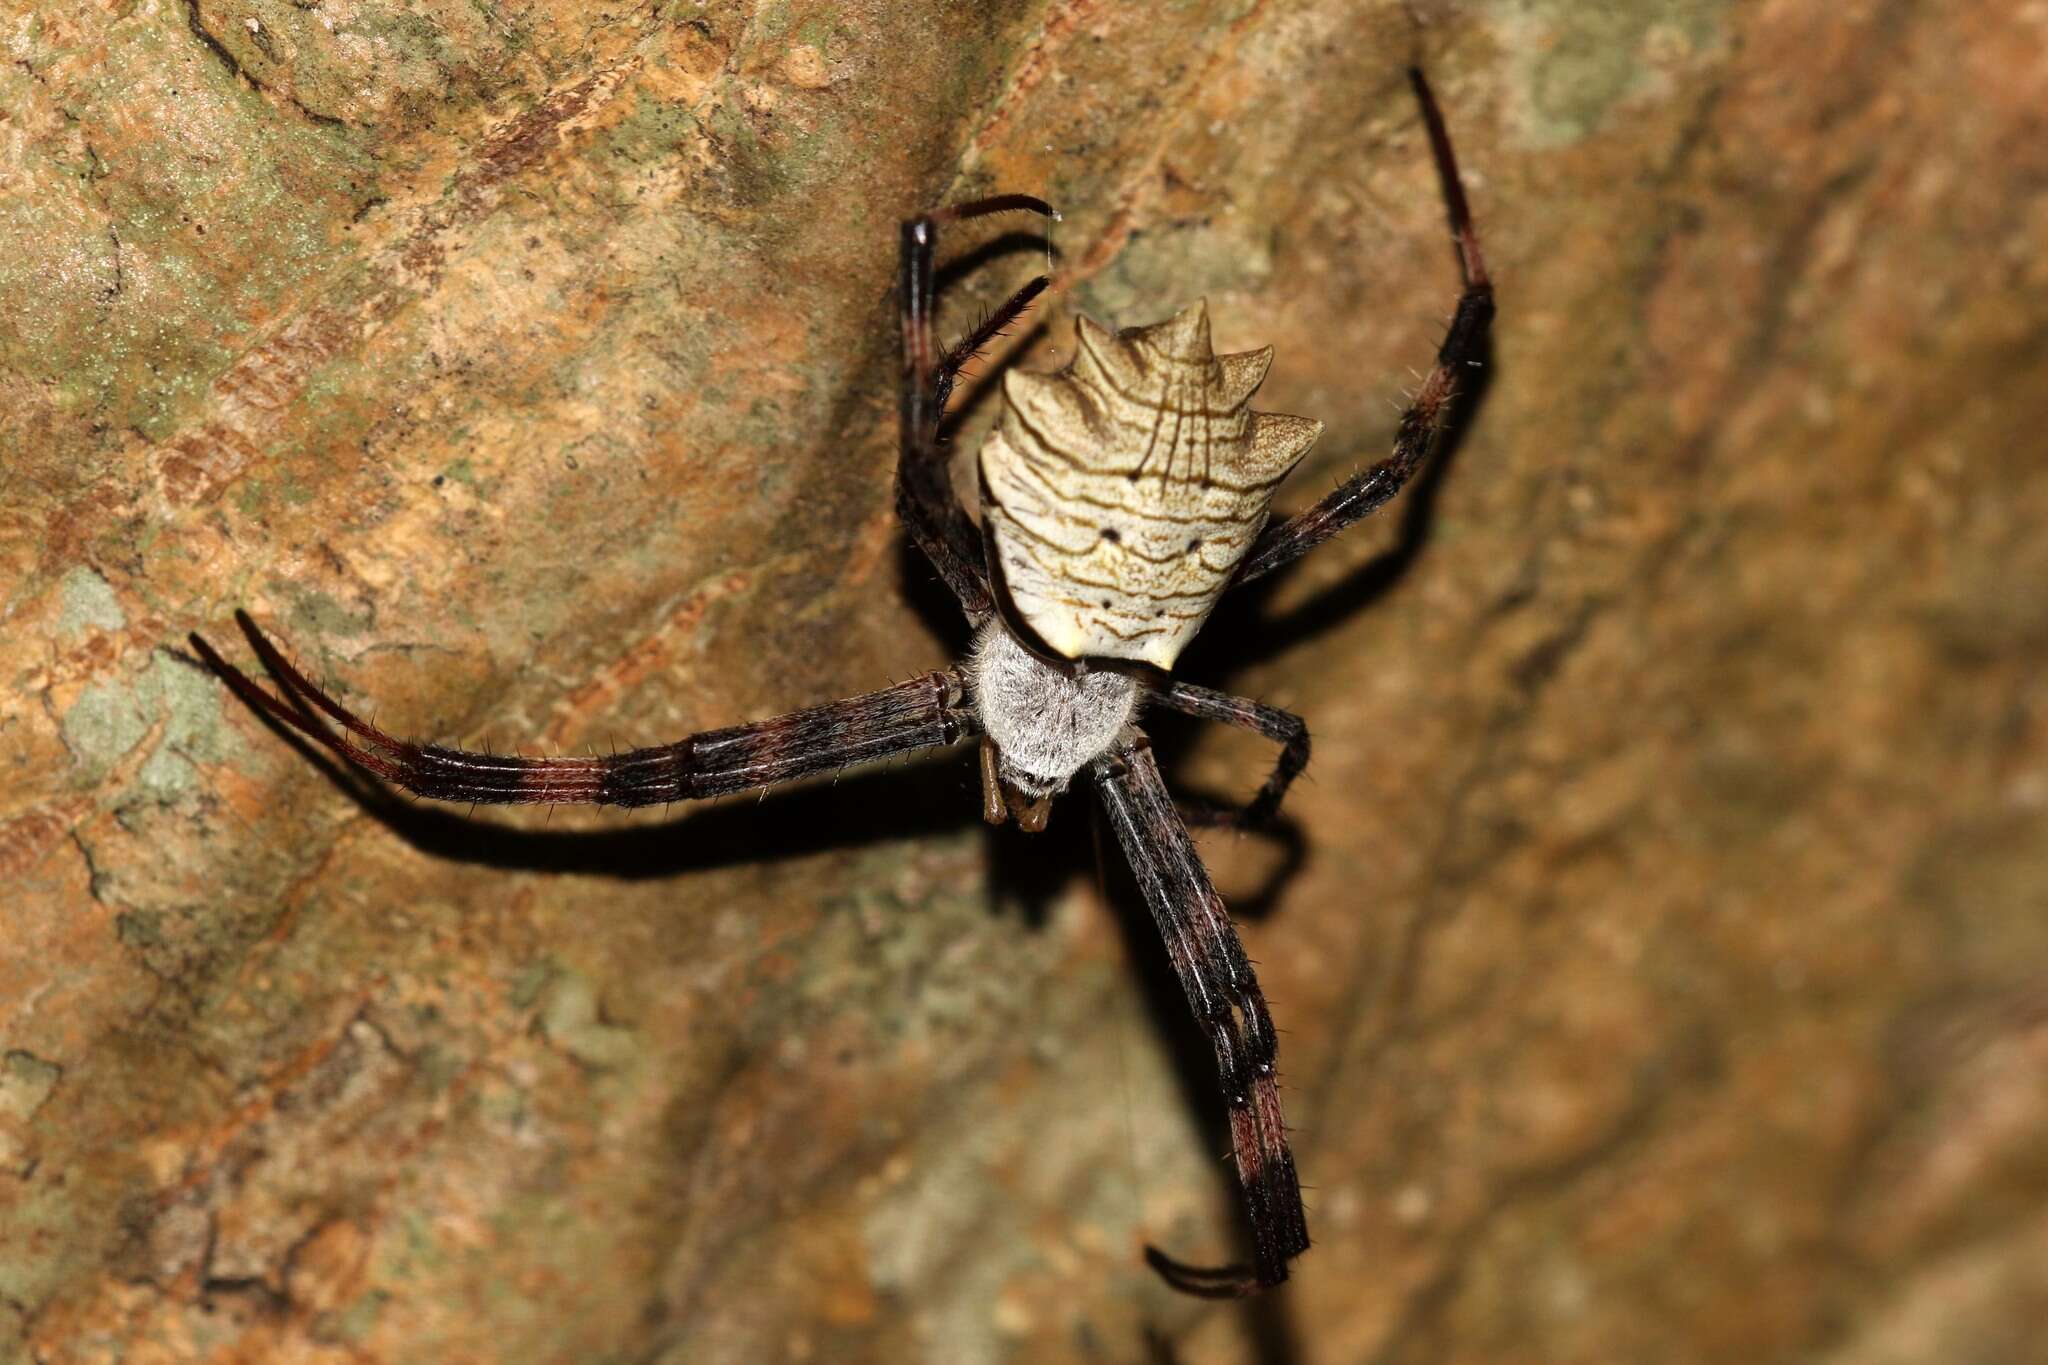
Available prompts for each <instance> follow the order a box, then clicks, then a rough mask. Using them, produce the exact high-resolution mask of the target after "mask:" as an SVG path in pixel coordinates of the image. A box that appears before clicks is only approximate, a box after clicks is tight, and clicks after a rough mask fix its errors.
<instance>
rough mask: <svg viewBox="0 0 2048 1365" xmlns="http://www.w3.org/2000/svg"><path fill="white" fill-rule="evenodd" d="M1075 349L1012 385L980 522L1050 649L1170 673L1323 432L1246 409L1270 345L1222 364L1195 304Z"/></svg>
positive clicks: (1013, 603) (1018, 605)
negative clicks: (1051, 368)
mask: <svg viewBox="0 0 2048 1365" xmlns="http://www.w3.org/2000/svg"><path fill="white" fill-rule="evenodd" d="M1079 342H1080V345H1079V349H1078V351H1077V353H1076V356H1075V359H1074V361H1073V363H1072V364H1071V365H1069V366H1068V367H1067V368H1066V369H1064V370H1061V371H1059V372H1058V373H1056V374H1029V373H1024V372H1020V371H1012V372H1011V373H1010V374H1009V375H1007V376H1006V377H1005V379H1004V383H1003V391H1004V398H1005V403H1004V411H1003V415H1002V418H1001V420H1000V422H999V423H998V425H997V428H996V430H995V431H994V432H993V433H991V434H990V436H989V438H988V440H987V441H986V442H984V443H983V445H982V448H981V486H982V516H983V519H984V522H985V524H986V525H987V527H988V533H989V538H990V540H991V542H992V544H993V546H994V551H995V557H996V560H997V565H998V567H999V568H1000V569H1001V577H1002V583H1003V586H1004V589H1005V591H1006V593H1007V595H1008V598H1009V606H1010V607H1011V608H1013V609H1014V611H1015V614H1016V616H1017V617H1018V618H1019V622H1020V624H1021V625H1023V626H1025V627H1027V628H1028V629H1029V630H1030V631H1031V632H1032V633H1034V634H1036V635H1037V636H1038V637H1039V639H1040V640H1041V641H1042V642H1043V643H1044V644H1045V646H1046V647H1047V648H1049V649H1051V650H1052V651H1053V652H1055V653H1057V654H1060V655H1062V656H1064V657H1066V658H1069V659H1083V658H1112V659H1131V660H1138V661H1142V662H1145V663H1150V664H1154V665H1157V666H1158V667H1160V668H1171V667H1172V666H1173V662H1174V660H1175V659H1176V658H1178V657H1179V655H1180V651H1181V649H1182V648H1183V647H1184V646H1185V645H1186V644H1187V642H1188V641H1189V640H1190V639H1192V638H1194V635H1195V632H1196V631H1198V630H1200V629H1201V626H1202V622H1203V621H1205V620H1206V619H1208V615H1209V612H1210V611H1211V609H1213V608H1214V607H1215V605H1216V599H1217V598H1218V597H1220V596H1221V595H1222V593H1223V590H1224V589H1225V588H1226V587H1228V586H1229V583H1230V578H1231V575H1232V574H1233V573H1234V572H1236V569H1237V566H1238V563H1239V561H1241V560H1242V559H1243V558H1244V556H1245V554H1246V552H1247V551H1249V550H1250V548H1251V545H1252V542H1253V540H1254V539H1256V538H1257V536H1258V533H1259V531H1260V529H1261V528H1262V527H1263V526H1264V525H1265V522H1266V513H1267V507H1268V504H1269V503H1270V502H1271V500H1272V497H1273V492H1274V490H1275V489H1276V488H1277V487H1278V486H1279V484H1280V481H1281V480H1282V479H1284V478H1286V477H1287V474H1288V472H1289V471H1291V470H1292V469H1293V468H1294V466H1295V464H1296V463H1297V462H1298V461H1299V460H1300V459H1301V457H1302V455H1303V454H1305V453H1306V452H1307V450H1308V448H1309V446H1310V444H1311V443H1313V442H1314V440H1315V439H1316V437H1317V436H1318V435H1319V434H1321V432H1322V429H1323V428H1322V423H1320V422H1312V421H1309V420H1307V419H1306V418H1301V417H1289V416H1286V415H1284V414H1280V413H1264V412H1253V411H1252V410H1251V407H1250V403H1251V397H1252V394H1253V393H1254V392H1255V391H1256V390H1257V388H1258V386H1259V384H1260V382H1261V381H1262V380H1264V378H1265V376H1266V370H1267V368H1268V367H1269V366H1270V365H1271V363H1272V359H1273V351H1272V348H1271V347H1266V348H1264V349H1262V350H1258V351H1246V352H1243V353H1241V354H1238V355H1225V356H1219V355H1217V354H1215V352H1214V350H1213V349H1212V348H1211V346H1210V342H1209V316H1208V312H1207V309H1206V308H1205V306H1204V305H1202V304H1200V303H1197V304H1195V305H1194V306H1193V307H1191V308H1189V309H1187V310H1186V311H1185V312H1182V313H1179V314H1177V315H1175V316H1174V317H1172V318H1169V319H1168V320H1167V321H1165V322H1162V323H1159V324H1157V325H1156V326H1152V327H1141V328H1134V329H1132V330H1129V331H1125V332H1119V333H1111V332H1109V331H1108V330H1107V329H1105V328H1103V327H1100V326H1098V325H1097V324H1095V323H1093V322H1090V321H1088V320H1087V319H1086V318H1083V319H1081V320H1080V324H1079Z"/></svg>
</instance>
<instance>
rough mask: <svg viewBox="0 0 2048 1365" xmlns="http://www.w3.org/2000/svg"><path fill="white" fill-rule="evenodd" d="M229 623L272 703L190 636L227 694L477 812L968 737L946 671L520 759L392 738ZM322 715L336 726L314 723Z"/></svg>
mask: <svg viewBox="0 0 2048 1365" xmlns="http://www.w3.org/2000/svg"><path fill="white" fill-rule="evenodd" d="M235 621H236V623H237V624H239V625H240V626H241V628H242V631H243V633H244V634H246V635H247V636H248V637H249V644H250V647H251V648H253V649H254V650H255V651H256V655H257V657H258V658H260V659H261V660H262V661H263V666H264V668H265V669H266V670H268V671H269V673H270V675H271V676H272V677H273V678H275V679H276V680H277V685H278V689H279V691H280V692H281V693H282V694H283V698H284V699H283V700H280V699H279V698H278V697H274V696H272V695H271V694H270V693H269V692H267V691H265V690H264V689H263V688H262V687H261V686H259V685H258V684H257V683H256V682H255V681H254V680H253V679H251V678H250V677H249V676H248V675H247V674H245V673H243V672H242V671H241V670H240V669H238V668H236V667H235V666H234V665H233V664H231V663H229V662H228V661H227V660H225V659H223V658H221V656H220V655H219V653H217V652H216V651H215V650H214V648H213V646H211V645H209V644H208V643H207V642H206V641H205V640H204V639H202V638H201V637H200V636H199V635H197V634H194V635H192V636H191V637H190V638H191V642H192V647H193V649H195V650H197V651H198V652H199V657H200V658H202V659H204V660H205V661H206V665H207V667H209V668H211V669H212V670H213V671H214V673H215V674H217V675H218V676H219V677H220V678H221V679H222V680H223V681H224V682H226V683H227V685H228V686H229V687H231V688H232V689H234V692H235V695H236V696H238V697H240V698H241V699H242V700H243V701H244V702H246V703H248V704H249V705H250V706H252V707H254V708H255V709H256V710H258V711H260V712H262V713H263V714H264V715H266V716H269V717H270V718H271V719H272V720H275V721H278V722H279V723H281V724H283V725H285V726H287V727H289V728H290V729H293V730H296V731H298V732H299V733H300V734H303V735H305V736H307V737H308V738H309V739H312V740H314V741H316V742H317V743H319V744H322V745H324V746H325V747H326V748H327V749H329V750H330V751H332V752H333V753H335V754H337V755H339V756H340V757H341V758H343V759H345V760H346V761H347V762H348V763H349V764H350V765H351V766H353V767H355V768H358V769H361V770H362V771H364V772H367V773H372V774H374V775H376V776H378V777H381V778H383V779H384V780H385V781H387V782H389V783H391V784H393V785H394V786H398V787H402V788H404V789H405V790H406V791H409V792H412V793H413V794H414V795H416V796H424V797H430V798H433V799H435V800H440V801H469V802H472V803H476V804H482V805H534V804H559V805H591V806H658V805H664V804H667V803H669V802H672V801H696V800H701V799H703V798H705V797H712V796H725V795H728V794H730V793H733V792H741V791H751V790H753V789H755V788H759V787H771V786H774V785H776V784H777V783H782V782H791V781H795V780H796V779H797V778H800V777H808V776H811V775H812V774H814V773H823V772H833V771H836V770H838V769H840V768H844V767H847V766H849V765H851V764H855V763H866V762H869V761H871V760H874V759H880V758H890V757H893V756H895V755H897V754H906V753H910V752H912V751H914V750H917V749H926V748H937V747H941V746H944V745H948V744H951V743H953V742H954V741H955V740H957V739H961V738H964V737H966V736H968V735H972V734H975V733H978V731H979V729H980V727H979V725H978V724H977V723H976V722H975V719H974V713H973V711H972V709H971V708H970V707H969V706H968V705H967V703H966V698H965V695H964V684H963V682H962V680H961V677H960V675H959V673H958V672H957V671H956V670H953V669H946V670H942V671H939V672H934V673H927V674H924V675H923V676H922V677H917V678H912V679H911V680H910V681H908V682H903V683H898V684H897V685H896V686H894V687H885V688H883V689H881V690H880V691H878V692H868V693H864V694H862V695H860V696H857V697H848V698H846V699H844V700H843V701H835V702H828V703H827V704H825V705H823V706H813V707H809V708H807V709H805V710H802V711H792V712H789V713H788V714H787V715H781V716H775V717H772V718H770V719H768V720H759V721H755V722H753V723H752V724H750V725H735V726H731V727H728V728H726V729H722V730H704V731H700V732H699V733H697V734H693V735H686V736H684V737H683V738H682V739H679V740H676V741H675V742H673V743H670V744H661V745H655V746H652V747H649V748H644V749H631V750H628V751H627V752H625V753H621V754H607V755H602V756H591V757H567V756H564V757H557V758H528V757H523V756H521V755H518V754H489V753H479V752H477V751H476V750H473V749H452V748H448V747H445V746H443V745H439V744H419V743H415V742H414V741H412V740H404V739H397V738H394V737H393V736H391V735H388V734H386V733H385V732H384V731H382V730H380V729H378V728H377V727H376V726H374V725H372V724H370V723H369V722H368V721H366V720H364V719H363V718H362V717H360V716H358V715H357V714H356V713H355V712H353V711H351V710H349V709H348V708H347V707H345V706H343V705H342V704H341V703H340V702H338V701H336V700H335V699H334V698H333V697H332V696H330V695H329V694H328V693H327V692H326V691H324V690H323V689H321V688H320V687H319V686H317V685H316V684H314V682H313V681H312V680H311V679H309V678H308V677H306V675H305V674H303V673H301V672H300V671H299V670H298V669H297V668H295V667H293V665H292V663H291V661H290V660H289V659H287V658H286V657H285V656H284V653H283V652H282V651H281V650H279V649H278V648H277V646H276V645H274V644H272V643H271V641H270V639H269V637H268V636H266V635H264V633H263V632H262V631H261V630H260V629H258V628H257V625H256V623H255V621H253V620H251V619H250V617H249V615H248V613H247V612H240V611H238V612H236V613H235ZM321 716H324V717H325V718H326V719H327V720H329V721H332V722H333V723H334V724H335V725H337V726H339V727H340V728H341V731H342V733H336V732H335V731H334V730H333V729H331V728H329V727H328V726H327V725H325V724H322V723H321V720H320V717H321Z"/></svg>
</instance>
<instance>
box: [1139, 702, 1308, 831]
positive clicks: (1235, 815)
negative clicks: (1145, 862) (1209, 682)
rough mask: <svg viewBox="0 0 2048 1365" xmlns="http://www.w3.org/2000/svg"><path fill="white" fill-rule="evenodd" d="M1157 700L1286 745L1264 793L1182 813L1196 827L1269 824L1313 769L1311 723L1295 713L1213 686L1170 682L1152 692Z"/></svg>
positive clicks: (1282, 745) (1242, 827)
mask: <svg viewBox="0 0 2048 1365" xmlns="http://www.w3.org/2000/svg"><path fill="white" fill-rule="evenodd" d="M1151 699H1152V701H1153V702H1155V703H1156V704H1158V705H1160V706H1164V707H1166V708H1167V709H1168V710H1171V711H1178V712H1180V713H1181V714H1182V715H1186V716H1198V717H1200V718H1201V719H1203V720H1220V721H1222V722H1223V723H1224V724H1225V725H1235V726H1237V727H1238V728H1239V729H1243V730H1251V731H1254V732H1256V733H1258V734H1261V735H1264V736H1265V737H1266V738H1267V739H1270V740H1272V741H1273V742H1274V743H1276V744H1278V745H1279V746H1280V757H1279V759H1278V761H1276V762H1275V763H1274V764H1273V771H1272V773H1271V774H1269V775H1268V776H1267V778H1266V780H1265V782H1264V783H1263V784H1262V785H1261V786H1260V787H1259V790H1258V793H1257V794H1256V795H1255V796H1253V797H1252V799H1251V800H1250V801H1247V802H1246V803H1245V804H1244V805H1242V806H1215V805H1202V806H1195V807H1188V806H1185V805H1183V807H1182V812H1183V814H1184V815H1185V816H1186V817H1187V820H1188V822H1189V823H1190V824H1195V825H1226V826H1232V827H1235V828H1239V829H1246V828H1251V827H1253V826H1257V825H1263V824H1265V823H1266V822H1267V821H1268V820H1271V819H1272V818H1273V817H1274V816H1275V815H1277V814H1279V811H1280V802H1281V799H1282V798H1283V797H1285V796H1286V795H1287V789H1288V788H1289V787H1290V786H1292V785H1293V784H1294V779H1295V778H1297V777H1300V776H1301V772H1302V769H1304V768H1306V767H1307V766H1308V722H1307V721H1305V720H1303V719H1302V718H1301V717H1300V716H1297V715H1295V714H1294V713H1293V712H1292V711H1282V710H1281V709H1280V708H1279V707H1277V706H1267V705H1264V704H1263V703H1260V702H1255V701H1252V700H1250V699H1248V698H1245V697H1233V696H1231V695H1230V694H1229V693H1228V692H1217V691H1214V690H1212V689H1210V688H1207V687H1197V686H1195V685H1194V684H1193V683H1188V682H1182V681H1180V680H1179V679H1178V678H1169V679H1167V681H1166V683H1165V684H1164V685H1163V686H1161V687H1156V688H1154V689H1153V690H1152V693H1151Z"/></svg>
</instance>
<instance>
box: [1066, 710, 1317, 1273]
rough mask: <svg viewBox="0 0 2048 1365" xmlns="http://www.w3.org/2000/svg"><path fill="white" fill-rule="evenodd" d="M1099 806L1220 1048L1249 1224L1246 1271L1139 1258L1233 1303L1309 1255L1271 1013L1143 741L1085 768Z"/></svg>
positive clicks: (1151, 1252) (1148, 1255)
mask: <svg viewBox="0 0 2048 1365" xmlns="http://www.w3.org/2000/svg"><path fill="white" fill-rule="evenodd" d="M1091 772H1092V773H1093V776H1094V778H1095V787H1096V791H1097V792H1098V793H1099V794H1100V796H1101V798H1102V807H1103V810H1104V811H1106V812H1107V813H1108V815H1109V822H1110V826H1111V828H1113V829H1114V830H1115V831H1116V835H1117V841H1118V842H1119V843H1121V844H1122V845H1123V850H1124V856H1125V857H1126V858H1127V859H1129V860H1130V864H1131V871H1132V873H1133V874H1135V876H1136V877H1137V880H1138V889H1139V890H1140V891H1141V892H1142V893H1143V894H1144V897H1145V904H1146V906H1147V907H1149V908H1150V909H1151V911H1152V918H1153V922H1154V923H1156V924H1157V925H1158V926H1159V935H1160V937H1161V938H1162V939H1164V940H1165V942H1166V954H1167V957H1168V959H1169V960H1170V961H1171V962H1172V964H1173V971H1174V975H1175V976H1177V977H1179V978H1180V984H1181V989H1182V990H1183V991H1184V992H1186V994H1187V997H1188V1004H1189V1006H1190V1007H1191V1008H1192V1009H1193V1010H1194V1012H1195V1019H1196V1021H1197V1022H1198V1023H1200V1024H1201V1026H1202V1028H1203V1029H1204V1030H1205V1031H1206V1032H1207V1033H1208V1035H1209V1041H1210V1043H1211V1044H1212V1045H1213V1046H1214V1047H1215V1049H1216V1069H1217V1073H1218V1078H1219V1079H1220V1081H1221V1083H1222V1086H1223V1097H1224V1100H1225V1102H1226V1103H1227V1104H1228V1105H1229V1108H1230V1141H1231V1150H1232V1152H1233V1154H1234V1156H1235V1158H1236V1161H1237V1179H1238V1183H1239V1185H1240V1186H1241V1187H1242V1188H1243V1190H1244V1197H1245V1208H1246V1210H1247V1212H1248V1213H1249V1214H1250V1216H1251V1224H1252V1246H1253V1260H1252V1263H1251V1264H1250V1265H1227V1266H1215V1267H1207V1268H1204V1267H1198V1266H1190V1265H1186V1264H1183V1263H1182V1262H1180V1261H1176V1260H1174V1259H1173V1258H1172V1257H1170V1256H1168V1255H1166V1253H1164V1252H1162V1251H1160V1250H1159V1249H1158V1248H1157V1247H1148V1248H1146V1251H1145V1259H1146V1260H1147V1261H1148V1262H1150V1263H1151V1265H1152V1267H1153V1269H1155V1270H1157V1271H1158V1272H1159V1273H1160V1275H1161V1276H1163V1277H1164V1278H1165V1280H1166V1282H1167V1283H1168V1284H1170V1285H1172V1286H1173V1287H1174V1288H1175V1289H1178V1290H1181V1291H1183V1292H1184V1293H1188V1294H1199V1295H1201V1296H1203V1297H1205V1298H1236V1297H1239V1296H1242V1295H1245V1294H1250V1293H1254V1292H1256V1291H1257V1290H1260V1289H1264V1288H1267V1287H1268V1286H1271V1285H1276V1284H1279V1283H1280V1282H1281V1281H1282V1280H1285V1279H1286V1278H1287V1263H1288V1262H1289V1261H1291V1260H1293V1259H1294V1258H1295V1257H1296V1256H1299V1255H1301V1253H1302V1252H1304V1251H1306V1250H1308V1215H1307V1213H1306V1211H1305V1210H1304V1209H1303V1208H1302V1205H1301V1186H1300V1183H1299V1181H1298V1180H1297V1179H1296V1177H1295V1173H1294V1156H1293V1154H1292V1153H1291V1152H1289V1151H1288V1149H1287V1128H1286V1124H1285V1123H1284V1122H1283V1121H1282V1119H1281V1114H1280V1089H1279V1079H1278V1076H1277V1074H1276V1072H1275V1070H1274V1058H1275V1055H1276V1052H1277V1045H1276V1044H1275V1042H1274V1036H1273V1020H1272V1016H1271V1015H1269V1014H1268V1013H1267V1012H1266V1001H1265V997H1264V996H1262V995H1260V994H1259V983H1258V980H1257V978H1255V977H1254V976H1253V975H1252V964H1251V961H1250V960H1249V959H1248V958H1246V957H1245V954H1244V945H1243V944H1242V943H1240V942H1239V941H1238V937H1237V929H1236V927H1235V926H1234V925H1232V924H1231V922H1230V915H1229V913H1228V912H1226V911H1225V910H1224V908H1223V898H1222V897H1221V896H1219V895H1217V894H1216V888H1215V886H1214V885H1213V884H1212V883H1211V882H1210V880H1209V873H1208V870H1207V869H1206V868H1204V867H1203V866H1202V860H1201V858H1200V856H1199V855H1197V854H1196V852H1195V846H1194V842H1193V841H1192V840H1191V839H1189V838H1188V832H1187V827H1186V826H1185V825H1183V824H1182V823H1181V819H1180V816H1179V814H1178V813H1176V812H1175V810H1174V808H1173V798H1172V797H1171V796H1169V795H1168V794H1167V790H1166V784H1165V783H1164V782H1163V781H1161V780H1160V777H1159V767H1158V765H1157V764H1156V763H1155V762H1154V761H1153V759H1152V749H1151V745H1150V743H1149V742H1147V741H1146V740H1145V739H1144V737H1143V736H1142V735H1140V736H1138V737H1137V739H1135V740H1134V741H1132V742H1129V743H1124V744H1119V745H1118V746H1117V747H1116V748H1115V749H1112V750H1111V751H1110V752H1109V753H1108V754H1107V755H1105V756H1104V757H1102V758H1099V759H1097V760H1096V761H1095V763H1094V765H1093V768H1092V769H1091Z"/></svg>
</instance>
